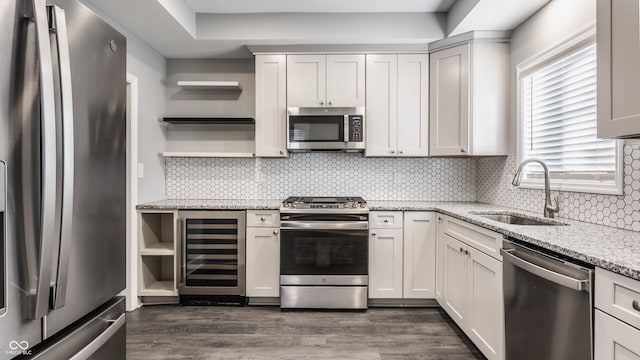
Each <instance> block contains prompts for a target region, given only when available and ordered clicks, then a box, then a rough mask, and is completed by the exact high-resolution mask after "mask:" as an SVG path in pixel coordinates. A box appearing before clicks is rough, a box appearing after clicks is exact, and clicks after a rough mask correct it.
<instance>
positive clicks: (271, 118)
mask: <svg viewBox="0 0 640 360" xmlns="http://www.w3.org/2000/svg"><path fill="white" fill-rule="evenodd" d="M286 126H287V57H286V55H256V132H255V134H256V156H259V157H287V155H288V152H287V129H286Z"/></svg>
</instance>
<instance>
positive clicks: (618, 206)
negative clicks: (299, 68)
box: [477, 0, 640, 231]
mask: <svg viewBox="0 0 640 360" xmlns="http://www.w3.org/2000/svg"><path fill="white" fill-rule="evenodd" d="M596 1H597V0H553V1H551V2H549V3H548V4H547V5H546V6H545V7H544V8H542V9H540V11H538V12H537V13H536V14H535V15H533V16H532V17H531V18H529V19H528V20H527V21H525V22H524V23H522V24H521V25H520V26H518V27H517V28H516V29H515V30H514V31H513V34H512V37H511V63H510V66H509V67H510V84H511V90H510V95H511V99H510V100H511V101H510V104H511V109H510V114H511V119H512V121H511V125H512V134H513V135H512V136H511V139H512V140H513V141H512V142H513V144H512V147H513V153H516V149H515V147H516V121H517V116H516V115H517V114H516V100H517V99H516V67H517V66H518V64H520V63H522V62H523V61H526V60H528V59H530V58H531V57H533V56H536V55H537V54H539V53H541V52H544V51H546V50H547V49H549V48H553V47H555V46H556V45H557V44H559V43H561V42H563V41H565V40H567V39H568V38H570V37H572V36H573V35H575V34H576V33H579V32H581V31H583V30H584V29H586V28H589V27H591V26H593V24H594V23H595V21H596ZM517 166H518V159H517V156H507V157H492V158H483V159H478V175H477V181H478V184H477V199H478V201H479V202H485V203H491V204H497V205H502V206H509V207H517V208H520V209H523V210H528V211H534V212H539V213H542V209H543V206H544V198H545V196H544V191H542V190H533V189H523V188H521V187H514V186H512V185H511V179H512V178H513V174H514V173H515V171H516V168H517ZM637 169H640V144H639V143H635V144H632V143H628V144H626V145H625V146H624V171H625V174H624V195H620V196H616V195H602V194H590V193H577V192H561V191H560V192H556V191H554V192H553V193H554V195H558V199H559V203H560V213H559V214H558V215H559V216H560V217H564V218H570V219H575V220H580V221H586V222H591V223H595V224H601V225H607V226H615V227H618V228H621V229H627V230H633V231H640V202H638V201H637V199H640V177H639V176H638V174H639V173H640V172H638V171H637Z"/></svg>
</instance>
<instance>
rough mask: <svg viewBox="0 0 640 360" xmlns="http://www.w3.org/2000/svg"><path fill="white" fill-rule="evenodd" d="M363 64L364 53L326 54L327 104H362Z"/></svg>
mask: <svg viewBox="0 0 640 360" xmlns="http://www.w3.org/2000/svg"><path fill="white" fill-rule="evenodd" d="M364 64H365V56H364V55H327V99H326V100H327V101H326V104H327V105H330V106H342V107H354V106H364V104H365V79H364V77H365V71H364Z"/></svg>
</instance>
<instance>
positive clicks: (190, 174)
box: [166, 153, 477, 201]
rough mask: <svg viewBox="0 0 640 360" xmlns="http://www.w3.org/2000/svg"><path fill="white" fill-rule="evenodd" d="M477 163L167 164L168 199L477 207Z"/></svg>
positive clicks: (323, 159) (296, 158)
mask: <svg viewBox="0 0 640 360" xmlns="http://www.w3.org/2000/svg"><path fill="white" fill-rule="evenodd" d="M476 165H477V159H471V158H460V159H444V158H388V159H385V158H363V157H362V155H361V154H357V153H297V154H290V157H289V158H288V159H261V158H255V159H253V158H167V159H166V174H167V176H166V184H167V189H166V196H167V199H284V198H286V197H287V196H295V195H314V196H362V197H363V198H365V199H366V200H422V201H475V200H476V175H477V166H476Z"/></svg>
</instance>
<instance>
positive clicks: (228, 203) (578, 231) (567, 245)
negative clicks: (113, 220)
mask: <svg viewBox="0 0 640 360" xmlns="http://www.w3.org/2000/svg"><path fill="white" fill-rule="evenodd" d="M281 202H282V200H277V199H276V200H163V201H156V202H152V203H147V204H142V205H138V207H137V208H138V209H139V210H176V209H178V210H184V209H190V210H194V209H195V210H277V209H279V207H280V204H281ZM367 203H368V204H369V208H370V210H371V211H437V212H440V213H442V214H446V215H450V216H452V217H455V218H458V219H461V220H464V221H467V222H469V223H472V224H474V225H478V226H481V227H483V228H486V229H489V230H493V231H496V232H498V233H501V234H503V235H507V236H510V237H512V238H515V239H518V240H522V241H525V242H528V243H531V244H534V245H537V246H540V247H542V248H545V249H548V250H552V251H555V252H557V253H560V254H563V255H566V256H569V257H572V258H574V259H578V260H581V261H584V262H586V263H589V264H593V265H595V266H598V267H601V268H604V269H607V270H610V271H613V272H616V273H619V274H622V275H625V276H628V277H631V278H633V279H636V280H640V233H638V232H634V231H629V230H622V229H618V228H614V227H609V226H603V225H595V224H590V223H585V222H580V221H574V220H569V219H564V218H558V219H556V220H558V221H560V222H563V223H567V224H569V225H568V226H523V225H510V224H504V223H500V222H496V221H492V220H488V219H485V218H483V217H481V216H478V215H474V214H471V213H470V212H471V211H489V212H490V211H509V212H513V213H517V214H524V215H526V216H536V217H542V215H541V213H537V214H536V213H531V212H527V211H522V210H516V209H511V208H507V207H504V206H496V205H489V204H482V203H475V202H423V201H376V200H371V201H367ZM541 207H542V206H541Z"/></svg>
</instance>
